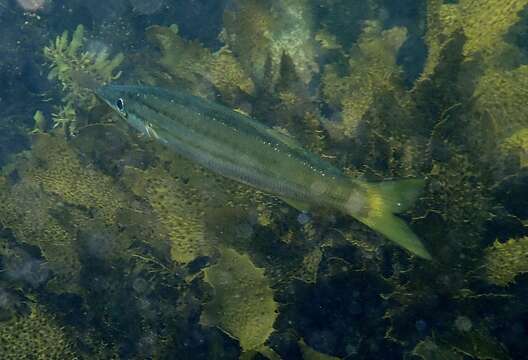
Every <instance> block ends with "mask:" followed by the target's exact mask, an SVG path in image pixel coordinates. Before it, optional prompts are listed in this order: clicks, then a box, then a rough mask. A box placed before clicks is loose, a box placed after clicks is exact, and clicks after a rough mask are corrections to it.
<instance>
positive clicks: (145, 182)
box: [0, 0, 528, 360]
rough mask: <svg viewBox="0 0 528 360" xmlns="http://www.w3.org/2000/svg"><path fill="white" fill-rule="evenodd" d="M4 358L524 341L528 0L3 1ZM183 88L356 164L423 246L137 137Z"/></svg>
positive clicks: (189, 355) (402, 349) (398, 350)
mask: <svg viewBox="0 0 528 360" xmlns="http://www.w3.org/2000/svg"><path fill="white" fill-rule="evenodd" d="M0 25H1V31H0V166H1V173H0V359H2V360H7V359H16V360H20V359H57V360H59V359H61V360H62V359H239V358H240V359H270V360H275V359H284V360H288V359H305V360H314V359H320V360H326V359H418V360H419V359H423V360H429V359H431V360H434V359H442V360H463V359H481V360H502V359H515V360H517V359H526V358H528V355H527V354H528V341H526V339H527V335H528V276H527V275H526V273H527V272H528V172H527V171H528V56H527V55H528V32H527V29H528V0H458V1H457V0H318V1H317V0H311V1H310V0H219V1H209V0H176V1H169V0H150V1H140V0H109V1H100V0H71V1H59V0H0ZM109 83H112V84H147V85H154V86H158V87H163V88H168V89H170V88H179V89H185V90H186V91H188V92H190V93H192V94H194V95H196V96H200V97H203V98H206V99H208V100H211V101H215V102H219V103H222V104H224V105H226V106H228V107H230V108H232V109H236V110H237V111H239V112H242V113H245V114H248V115H251V116H252V117H254V118H255V119H258V120H259V121H261V122H262V123H264V124H266V125H268V126H270V127H273V128H275V130H277V131H279V132H282V133H283V134H284V136H288V135H289V136H292V137H294V138H295V139H296V140H297V141H298V142H300V143H301V144H302V146H303V147H305V148H306V149H309V150H310V151H312V152H314V153H315V154H317V155H318V156H319V157H320V158H322V159H324V160H325V161H328V162H330V163H332V164H333V165H335V166H336V167H338V168H340V169H342V170H343V171H344V172H345V173H346V174H348V175H349V176H351V177H355V178H360V179H362V180H364V181H382V180H387V179H401V178H421V179H425V182H426V186H425V190H424V191H423V193H422V194H421V196H420V198H419V199H418V201H417V202H416V204H415V206H414V207H413V208H412V209H411V210H409V211H407V212H406V213H405V214H402V215H401V216H402V218H403V219H405V221H406V222H407V223H408V224H410V226H411V227H412V229H413V230H414V231H415V233H416V234H417V235H418V236H419V237H420V238H421V239H422V241H423V242H424V244H425V246H426V247H427V249H429V251H430V253H431V254H432V257H433V259H432V260H430V261H429V260H424V259H420V258H417V257H415V256H413V255H412V254H410V253H409V252H407V251H406V250H404V249H402V248H400V247H398V246H397V245H396V244H394V243H392V242H390V241H388V240H387V239H385V238H384V237H383V236H381V235H379V234H378V233H377V232H375V231H373V230H371V229H369V228H368V227H367V226H365V225H362V224H360V223H359V222H357V221H356V220H354V219H353V218H351V217H349V216H346V215H343V214H341V213H339V212H337V211H331V210H321V211H313V212H311V213H309V214H306V213H300V212H299V211H298V210H296V209H294V208H292V207H290V206H289V205H288V204H286V203H284V202H282V201H281V200H279V199H277V198H275V197H273V196H270V195H267V194H265V193H262V192H259V191H257V190H255V189H251V188H249V187H246V186H243V185H241V184H238V183H236V182H233V181H230V180H227V179H224V178H221V177H219V176H217V175H215V174H213V173H210V172H208V171H206V170H205V169H202V168H200V167H199V166H197V165H195V164H193V163H191V162H188V161H186V160H184V159H182V158H179V157H178V156H176V155H175V154H173V153H172V152H171V151H169V150H167V149H165V148H164V147H163V146H160V145H159V144H156V143H155V142H154V141H152V139H148V138H145V137H141V136H139V134H138V133H137V132H135V131H134V130H132V129H131V128H129V127H128V126H127V124H126V123H125V122H124V121H122V119H120V118H119V116H117V115H116V114H115V113H113V112H112V111H111V110H110V109H109V108H108V107H107V106H106V105H104V104H102V103H101V102H100V101H99V100H98V99H97V98H96V97H95V96H94V94H93V90H94V89H95V88H96V87H98V86H101V85H104V84H109Z"/></svg>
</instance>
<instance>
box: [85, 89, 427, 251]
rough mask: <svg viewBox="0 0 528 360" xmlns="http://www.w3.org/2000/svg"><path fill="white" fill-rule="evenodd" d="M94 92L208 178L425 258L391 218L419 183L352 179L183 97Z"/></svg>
mask: <svg viewBox="0 0 528 360" xmlns="http://www.w3.org/2000/svg"><path fill="white" fill-rule="evenodd" d="M96 93H97V95H98V96H99V97H100V98H101V99H102V100H103V101H104V102H106V103H107V104H108V105H109V106H110V107H111V108H112V109H114V110H115V111H116V112H117V113H118V114H119V115H120V116H121V117H122V118H123V119H125V120H126V121H127V122H128V123H129V124H130V125H131V126H132V127H134V128H135V129H137V130H138V131H140V132H142V133H144V134H146V135H148V136H150V137H153V138H155V139H156V140H157V141H159V142H160V143H162V144H164V145H166V146H167V147H169V148H171V149H172V150H173V151H175V152H176V153H178V154H180V155H181V156H183V157H186V158H188V159H190V160H192V161H194V162H196V163H198V164H200V165H202V166H203V167H205V168H208V169H209V170H211V171H213V172H216V173H218V174H220V175H223V176H225V177H228V178H230V179H232V180H235V181H239V182H241V183H244V184H247V185H249V186H252V187H254V188H257V189H260V190H262V191H265V192H267V193H270V194H274V195H276V196H279V197H280V198H282V199H283V200H284V201H286V202H287V203H289V204H290V205H292V206H294V207H296V208H297V209H299V210H303V211H307V210H310V209H316V208H331V209H336V210H339V211H342V212H344V213H347V214H349V215H351V216H353V217H354V218H356V219H357V220H359V221H361V222H363V223H364V224H366V225H367V226H369V227H370V228H372V229H374V230H376V231H377V232H379V233H381V234H383V235H385V236H386V237H387V238H388V239H389V240H392V241H394V242H395V243H397V244H398V245H400V246H402V247H403V248H405V249H407V250H409V251H410V252H411V253H413V254H415V255H417V256H419V257H422V258H425V259H431V256H430V254H429V252H428V251H427V250H426V249H425V247H424V246H423V244H422V242H421V241H420V239H419V238H418V237H417V236H416V235H415V234H414V233H413V232H412V230H411V229H410V228H409V227H408V226H407V224H405V222H404V221H403V220H402V219H400V218H398V217H396V216H395V215H394V214H396V213H399V212H402V211H404V210H406V209H408V208H409V207H410V206H411V205H412V203H413V202H414V200H415V199H416V198H417V197H418V195H419V193H420V192H421V190H422V188H423V180H419V179H404V180H398V181H385V182H380V183H367V182H363V181H360V180H357V179H350V178H348V177H346V176H345V175H343V173H342V172H341V171H340V170H339V169H337V168H336V167H334V166H333V165H331V164H330V163H328V162H326V161H324V160H322V159H320V158H319V157H318V156H316V155H315V154H312V153H310V152H308V151H307V150H305V149H303V148H302V146H301V145H299V144H298V143H297V142H296V141H295V140H294V139H293V138H291V137H290V136H288V135H285V134H282V133H280V132H277V131H275V130H274V129H272V128H269V127H267V126H265V125H263V124H261V123H259V122H258V121H256V120H254V119H253V118H251V117H249V116H245V115H243V114H240V113H238V112H236V111H233V110H231V109H229V108H227V107H225V106H222V105H220V104H216V103H214V102H209V101H207V100H204V99H202V98H199V97H195V96H192V95H190V94H186V93H184V92H181V91H173V90H171V91H168V90H164V89H161V88H157V87H151V86H127V85H109V86H105V87H102V88H100V89H98V90H97V91H96Z"/></svg>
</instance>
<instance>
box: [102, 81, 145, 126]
mask: <svg viewBox="0 0 528 360" xmlns="http://www.w3.org/2000/svg"><path fill="white" fill-rule="evenodd" d="M95 94H96V95H97V97H98V98H99V99H101V100H102V101H103V102H105V103H106V104H107V105H108V106H110V108H112V109H113V110H114V111H115V112H116V113H118V114H119V116H120V117H121V118H123V119H124V120H126V122H127V123H128V124H129V125H130V126H132V127H133V128H135V129H136V130H138V131H139V132H141V133H143V134H147V135H150V133H149V126H150V125H149V123H147V122H146V121H145V119H143V118H141V117H139V116H137V112H136V111H134V106H135V104H136V103H137V98H138V97H140V96H141V94H140V92H139V91H138V88H137V87H135V86H128V85H106V86H102V87H99V88H98V89H96V90H95Z"/></svg>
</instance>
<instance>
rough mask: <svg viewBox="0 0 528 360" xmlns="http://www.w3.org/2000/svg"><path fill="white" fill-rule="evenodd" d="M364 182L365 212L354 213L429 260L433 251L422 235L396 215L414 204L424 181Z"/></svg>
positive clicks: (375, 228)
mask: <svg viewBox="0 0 528 360" xmlns="http://www.w3.org/2000/svg"><path fill="white" fill-rule="evenodd" d="M363 185H364V186H365V187H366V199H365V201H366V203H365V213H364V214H360V215H358V214H351V215H353V216H354V217H355V218H357V219H358V220H359V221H361V222H362V223H364V224H365V225H367V226H369V227H370V228H372V229H373V230H376V231H377V232H379V233H381V234H383V235H385V236H386V237H387V238H388V239H389V240H392V241H394V242H395V243H397V244H398V245H400V246H401V247H403V248H405V249H407V250H409V251H410V252H412V253H413V254H415V255H417V256H419V257H422V258H424V259H428V260H430V259H431V255H430V254H429V252H428V251H427V249H426V248H425V247H424V245H423V244H422V242H421V241H420V239H419V238H418V237H417V236H416V235H415V234H414V233H413V232H412V230H411V229H410V228H409V226H408V225H407V224H406V223H405V222H404V221H403V220H402V219H400V218H398V217H396V216H394V214H397V213H400V212H402V211H405V210H407V209H408V208H409V207H410V206H411V205H412V204H413V202H414V201H415V200H416V198H417V197H418V195H419V194H420V193H421V192H422V190H423V187H424V181H423V180H420V179H405V180H396V181H384V182H381V183H376V184H371V183H365V184H363ZM362 213H363V212H362Z"/></svg>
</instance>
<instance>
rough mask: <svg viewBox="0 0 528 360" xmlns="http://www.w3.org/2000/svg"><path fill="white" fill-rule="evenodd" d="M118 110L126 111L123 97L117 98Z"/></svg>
mask: <svg viewBox="0 0 528 360" xmlns="http://www.w3.org/2000/svg"><path fill="white" fill-rule="evenodd" d="M115 105H116V107H117V110H119V111H121V112H124V111H125V101H124V100H123V99H122V98H119V99H117V100H116V103H115Z"/></svg>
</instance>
